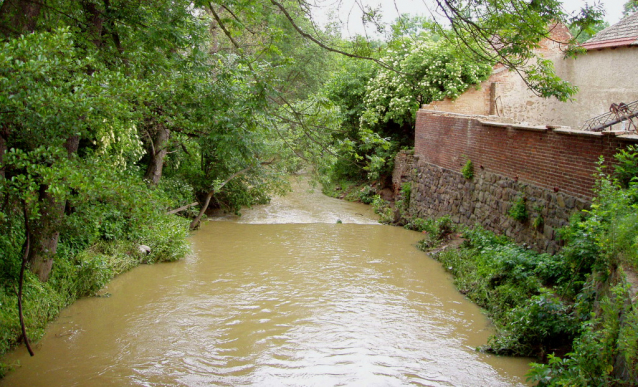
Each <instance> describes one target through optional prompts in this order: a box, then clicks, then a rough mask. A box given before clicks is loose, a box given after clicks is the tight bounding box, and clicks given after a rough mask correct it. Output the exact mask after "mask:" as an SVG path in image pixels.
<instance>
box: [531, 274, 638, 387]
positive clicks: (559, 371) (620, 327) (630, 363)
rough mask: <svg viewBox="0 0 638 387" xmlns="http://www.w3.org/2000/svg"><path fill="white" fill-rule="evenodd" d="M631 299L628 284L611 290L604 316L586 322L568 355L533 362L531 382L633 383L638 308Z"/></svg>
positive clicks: (637, 354) (636, 363) (637, 365)
mask: <svg viewBox="0 0 638 387" xmlns="http://www.w3.org/2000/svg"><path fill="white" fill-rule="evenodd" d="M627 299H628V287H627V286H623V285H617V286H615V287H613V288H612V289H610V292H609V295H608V296H604V297H603V298H602V300H601V311H602V313H601V314H600V316H599V317H597V318H594V319H591V320H589V321H587V322H585V323H584V324H583V328H584V330H583V333H582V335H581V336H580V337H578V338H577V339H576V340H575V341H574V350H573V351H572V352H570V353H568V354H567V355H566V356H565V357H564V358H560V357H558V356H553V355H550V356H549V361H548V363H547V364H538V363H533V364H532V370H531V371H530V372H529V374H528V381H531V382H537V383H538V385H539V386H567V385H569V386H609V385H629V384H627V383H631V382H629V381H631V380H633V381H635V380H636V379H637V378H638V311H637V310H636V309H635V308H633V307H632V306H631V304H630V303H629V304H628V303H627ZM615 367H620V368H619V369H616V368H615ZM621 375H622V376H623V378H621V377H620V376H621Z"/></svg>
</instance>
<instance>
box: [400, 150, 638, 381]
mask: <svg viewBox="0 0 638 387" xmlns="http://www.w3.org/2000/svg"><path fill="white" fill-rule="evenodd" d="M616 159H617V160H616V161H617V164H616V167H615V171H614V172H615V173H614V174H613V175H612V176H609V175H607V174H606V173H604V171H603V170H601V173H600V178H599V180H598V187H597V196H596V198H595V199H594V201H593V204H592V207H591V209H590V210H588V211H584V212H583V213H581V214H575V216H574V217H573V219H572V220H571V223H570V224H569V226H567V227H565V228H564V229H563V230H561V236H562V239H563V240H564V241H565V247H564V248H563V249H562V251H561V252H559V253H557V254H555V255H549V254H541V253H537V252H535V251H532V250H530V249H527V248H524V247H521V246H518V245H516V244H514V243H513V242H511V241H509V240H508V239H507V238H505V237H502V236H497V235H495V234H494V233H492V232H489V231H486V230H484V229H482V228H480V227H478V226H477V227H474V228H466V229H464V230H463V232H462V237H463V240H464V242H463V243H462V244H461V246H460V247H459V248H458V249H452V248H449V249H442V250H438V251H435V252H433V253H432V254H431V256H432V257H433V258H435V259H437V260H439V261H440V262H441V263H442V265H443V266H444V267H445V268H446V270H447V271H449V272H451V273H452V274H453V275H454V282H455V284H456V286H457V287H458V288H459V291H460V292H462V293H463V294H465V295H466V296H467V297H468V298H469V299H470V300H472V301H474V302H475V303H477V304H478V305H480V306H481V307H483V308H485V309H486V310H487V313H488V315H489V316H490V318H491V319H492V321H493V322H494V325H495V327H496V331H497V333H496V334H495V336H493V337H492V338H491V339H490V341H489V343H488V344H487V345H486V346H484V347H483V348H482V350H485V351H489V352H493V353H497V354H504V355H519V356H535V357H537V358H538V359H539V360H541V363H534V364H532V370H531V371H530V373H529V375H528V376H529V380H530V381H533V382H537V383H538V385H541V386H567V385H569V386H592V385H600V386H602V385H605V386H609V385H617V386H622V385H636V383H638V308H637V307H636V301H637V299H636V292H637V290H638V283H636V281H635V278H636V277H635V274H634V273H635V272H636V269H637V268H638V222H636V220H637V217H638V178H637V177H636V176H637V174H636V166H637V165H638V163H637V162H636V160H637V159H638V152H636V149H635V148H629V149H628V151H625V152H621V153H619V154H618V155H617V156H616ZM448 223H449V219H446V218H443V219H440V220H436V221H434V220H429V221H424V220H421V219H413V220H411V221H410V222H409V223H408V226H407V227H409V228H412V229H417V230H421V229H423V230H425V231H426V233H427V234H428V237H426V238H425V239H424V240H423V241H422V242H420V244H419V246H420V247H421V248H423V249H424V250H427V249H430V248H432V247H435V246H436V243H433V242H432V241H433V240H438V239H439V237H440V236H442V235H445V233H446V230H450V229H451V228H450V227H449V226H448ZM421 224H422V225H424V226H421V227H419V226H418V225H421Z"/></svg>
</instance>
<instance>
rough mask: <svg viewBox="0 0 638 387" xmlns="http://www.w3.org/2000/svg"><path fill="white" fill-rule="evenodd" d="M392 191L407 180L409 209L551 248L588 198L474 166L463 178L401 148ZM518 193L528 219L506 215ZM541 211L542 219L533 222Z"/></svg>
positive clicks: (415, 213)
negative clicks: (448, 217)
mask: <svg viewBox="0 0 638 387" xmlns="http://www.w3.org/2000/svg"><path fill="white" fill-rule="evenodd" d="M393 183H394V188H395V193H396V194H399V192H400V189H401V186H402V185H403V184H405V183H411V186H412V190H411V192H412V193H411V196H410V204H409V215H411V216H418V217H421V218H439V217H441V216H445V215H450V216H451V217H452V220H453V221H454V222H455V223H458V224H463V225H467V226H474V225H476V224H480V225H482V226H483V227H484V228H486V229H488V230H491V231H494V232H496V233H498V234H505V235H507V236H508V237H510V238H512V239H513V240H514V241H516V242H517V243H520V244H527V245H529V246H530V247H533V248H534V249H535V250H538V251H546V252H549V253H553V252H555V251H557V250H558V249H559V247H560V241H559V240H558V238H557V234H556V233H557V230H558V229H559V228H561V227H563V226H565V225H566V224H567V223H568V221H569V217H570V216H571V215H572V214H573V213H574V212H575V211H579V210H582V209H584V208H586V207H587V205H588V202H587V201H586V200H583V199H579V198H576V197H574V196H571V195H568V194H566V193H562V192H553V191H552V190H548V189H544V188H540V187H535V186H532V185H529V184H525V183H522V182H519V181H516V180H514V179H511V178H509V177H505V176H502V175H498V174H496V173H492V172H488V171H485V170H480V169H479V170H476V169H475V172H474V177H473V178H472V179H471V180H467V179H465V178H464V177H463V175H462V174H461V173H460V172H458V171H452V170H449V169H445V168H442V167H439V166H437V165H434V164H430V163H427V162H425V161H423V160H422V158H421V157H420V156H419V155H411V154H409V153H408V152H401V153H399V155H398V156H397V158H396V160H395V168H394V174H393ZM519 197H524V198H525V199H526V208H527V211H528V213H529V219H528V220H527V221H525V222H520V221H518V220H514V219H512V218H511V217H510V216H508V212H509V210H510V208H511V207H512V205H514V203H515V202H516V201H517V200H518V198H519ZM539 216H541V217H542V218H543V222H542V223H543V224H542V225H540V226H539V227H534V226H533V223H534V220H535V219H536V218H537V217H539Z"/></svg>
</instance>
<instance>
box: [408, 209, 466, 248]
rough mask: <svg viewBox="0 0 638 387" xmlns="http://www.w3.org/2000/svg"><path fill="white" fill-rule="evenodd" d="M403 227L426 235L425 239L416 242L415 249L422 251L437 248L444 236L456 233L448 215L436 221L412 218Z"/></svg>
mask: <svg viewBox="0 0 638 387" xmlns="http://www.w3.org/2000/svg"><path fill="white" fill-rule="evenodd" d="M404 227H405V228H407V229H408V230H414V231H419V232H423V233H425V234H426V236H425V238H423V239H422V240H420V241H419V242H417V248H418V249H419V250H422V251H428V250H430V249H432V248H434V247H436V246H438V245H439V244H440V243H441V241H442V240H443V239H444V238H445V237H446V236H448V235H449V234H451V233H453V232H454V231H456V226H455V225H454V223H453V222H452V218H451V217H450V216H449V215H446V216H443V217H441V218H438V219H421V218H414V219H413V220H411V221H410V222H409V223H408V224H406V225H405V226H404Z"/></svg>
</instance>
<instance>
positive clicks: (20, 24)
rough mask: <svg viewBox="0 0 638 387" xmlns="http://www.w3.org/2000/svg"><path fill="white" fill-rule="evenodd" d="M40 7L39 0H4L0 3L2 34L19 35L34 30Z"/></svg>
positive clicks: (0, 27)
mask: <svg viewBox="0 0 638 387" xmlns="http://www.w3.org/2000/svg"><path fill="white" fill-rule="evenodd" d="M41 9H42V3H41V2H37V1H29V0H5V1H4V2H2V5H0V31H1V32H2V34H3V35H4V36H11V35H13V36H19V35H21V34H24V33H27V32H33V31H35V27H36V25H37V23H38V19H39V18H40V11H41Z"/></svg>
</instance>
